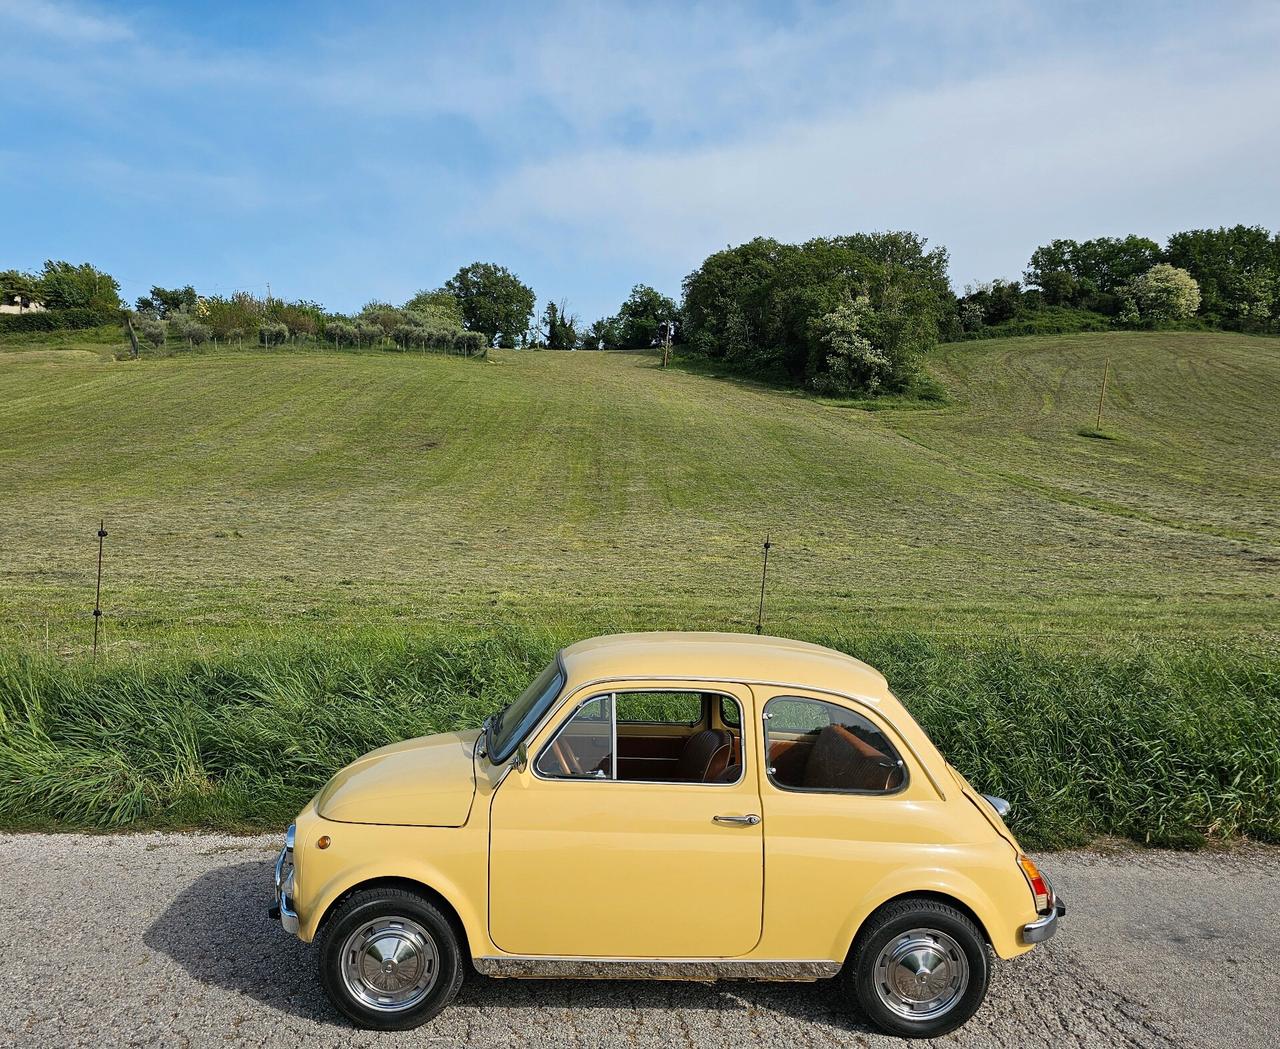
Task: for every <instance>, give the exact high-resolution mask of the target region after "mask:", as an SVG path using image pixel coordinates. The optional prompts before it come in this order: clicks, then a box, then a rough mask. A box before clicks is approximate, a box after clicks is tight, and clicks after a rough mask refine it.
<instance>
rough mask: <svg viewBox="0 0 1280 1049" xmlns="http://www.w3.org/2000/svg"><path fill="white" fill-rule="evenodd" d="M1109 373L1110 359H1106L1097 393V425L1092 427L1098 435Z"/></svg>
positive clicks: (1100, 428)
mask: <svg viewBox="0 0 1280 1049" xmlns="http://www.w3.org/2000/svg"><path fill="white" fill-rule="evenodd" d="M1110 373H1111V358H1110V357H1108V358H1107V359H1106V361H1105V362H1104V363H1103V365H1102V389H1101V390H1100V391H1098V424H1097V426H1095V427H1094V429H1095V430H1097V431H1098V432H1099V433H1101V432H1102V402H1103V401H1104V400H1106V397H1107V376H1108V375H1109V374H1110Z"/></svg>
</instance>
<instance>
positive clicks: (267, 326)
mask: <svg viewBox="0 0 1280 1049" xmlns="http://www.w3.org/2000/svg"><path fill="white" fill-rule="evenodd" d="M288 337H289V326H288V325H287V324H282V323H281V322H280V321H263V322H262V323H261V324H259V325H258V342H259V344H261V345H263V346H283V345H284V341H285V340H286V339H287V338H288Z"/></svg>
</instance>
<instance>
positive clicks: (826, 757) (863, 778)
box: [764, 696, 907, 794]
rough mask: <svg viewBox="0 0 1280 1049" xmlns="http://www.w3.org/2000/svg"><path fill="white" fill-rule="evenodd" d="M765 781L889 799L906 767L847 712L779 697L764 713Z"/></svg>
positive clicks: (872, 728)
mask: <svg viewBox="0 0 1280 1049" xmlns="http://www.w3.org/2000/svg"><path fill="white" fill-rule="evenodd" d="M764 733H765V746H766V749H767V753H768V770H769V779H770V780H771V781H772V782H773V784H774V785H775V786H778V787H782V788H783V789H784V790H810V791H828V792H838V793H848V794H891V793H893V792H894V791H896V790H900V789H901V788H902V787H903V786H904V785H905V784H906V779H907V776H906V767H905V766H904V765H903V763H902V759H901V758H900V757H899V756H898V752H897V750H895V749H894V746H893V744H892V743H890V742H889V740H888V738H887V737H886V736H885V734H884V733H883V732H881V731H880V730H879V729H878V728H876V726H875V725H873V724H872V723H871V722H870V721H868V720H867V719H866V718H864V717H863V716H862V715H861V714H857V713H855V712H854V711H852V710H849V709H848V708H846V707H842V706H838V705H837V704H835V703H827V702H824V701H823V700H819V699H805V698H801V697H791V696H778V697H776V698H774V699H771V700H769V702H768V703H767V704H766V705H765V708H764Z"/></svg>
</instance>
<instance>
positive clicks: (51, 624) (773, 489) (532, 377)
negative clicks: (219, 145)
mask: <svg viewBox="0 0 1280 1049" xmlns="http://www.w3.org/2000/svg"><path fill="white" fill-rule="evenodd" d="M114 343H115V336H114V335H111V334H109V333H102V334H101V336H100V337H93V336H90V337H87V338H86V337H85V336H76V335H62V334H59V335H52V336H46V337H42V338H38V339H27V340H25V341H24V340H11V341H10V342H9V343H8V344H5V345H0V406H2V408H0V826H11V827H43V826H55V827H76V826H128V825H132V826H141V825H156V826H190V825H214V826H227V827H237V828H240V827H245V828H249V827H262V826H271V825H274V824H276V823H278V822H280V821H281V820H282V819H284V818H286V817H287V816H288V815H289V813H290V812H291V811H294V810H296V808H297V807H298V805H299V804H300V803H301V802H302V801H303V800H305V798H306V797H307V796H309V794H310V793H312V792H313V791H314V790H315V788H316V787H317V786H318V785H319V784H320V783H322V782H323V781H324V779H325V778H327V776H328V775H330V774H331V773H332V771H333V770H334V769H335V768H337V767H339V766H340V765H342V764H343V763H345V762H347V761H349V760H351V759H352V758H353V757H355V756H356V755H357V754H359V753H361V752H363V751H364V750H367V749H369V748H371V747H374V746H377V745H380V744H381V743H384V742H387V741H389V740H392V739H398V738H403V737H404V736H408V735H413V734H417V733H421V732H427V731H434V730H437V729H443V728H452V727H457V726H460V725H470V724H476V723H478V722H479V720H480V718H481V717H482V716H483V715H484V714H485V713H487V712H488V711H490V710H492V709H494V708H495V707H497V706H499V705H501V704H502V703H503V702H505V701H506V700H507V699H509V698H510V697H511V695H513V694H514V692H515V691H518V689H519V688H520V687H521V686H522V685H523V684H524V682H525V680H527V677H528V676H529V675H530V674H531V673H533V672H534V671H536V669H538V667H539V665H540V664H541V663H542V662H544V661H545V659H546V658H547V657H548V656H549V655H550V653H551V651H553V650H554V648H555V647H556V646H557V645H558V644H561V643H564V642H567V641H569V640H572V639H574V638H577V637H581V636H585V635H589V634H594V633H601V632H606V631H610V630H618V629H628V628H657V627H677V628H697V629H712V628H729V629H749V628H750V626H751V624H752V623H753V621H754V616H755V607H756V600H757V596H758V586H759V574H758V573H759V554H760V551H759V545H760V541H761V539H762V537H763V535H764V534H765V532H768V533H769V534H770V535H771V537H772V539H773V542H774V544H775V546H774V548H773V550H772V552H771V558H770V589H769V601H768V609H767V613H766V626H767V628H768V629H769V630H770V631H771V632H774V633H780V634H788V635H792V636H797V637H803V638H808V639H812V640H817V641H821V642H826V643H831V644H833V645H835V646H837V647H840V648H843V649H844V650H846V651H850V652H853V653H855V654H858V655H861V656H863V657H864V658H867V659H869V660H870V661H871V662H873V663H875V664H876V665H878V666H880V667H881V668H882V669H883V670H884V671H885V672H886V673H887V675H888V676H889V679H890V681H891V683H892V684H893V686H894V687H895V689H896V690H897V691H898V692H899V694H900V695H902V696H903V698H904V699H905V700H906V701H907V703H908V705H909V706H910V708H911V709H912V711H913V712H914V713H915V714H916V716H917V718H919V719H920V721H921V722H922V724H924V725H925V727H926V728H927V729H928V730H929V731H930V732H931V733H932V734H933V735H934V738H935V739H936V740H937V741H938V742H939V744H940V746H942V748H943V750H944V752H945V753H947V754H948V756H949V757H950V758H951V760H952V761H954V762H955V764H956V765H957V766H958V767H959V768H960V769H961V770H962V771H963V772H964V773H965V774H966V775H967V776H969V777H970V778H971V779H972V780H973V782H975V783H977V784H979V785H981V786H982V787H983V788H984V789H989V790H993V791H995V792H997V793H1001V792H1002V793H1005V794H1007V795H1008V796H1010V797H1011V798H1013V799H1014V800H1015V802H1016V803H1017V806H1018V807H1017V810H1016V811H1017V817H1016V827H1017V829H1018V830H1019V833H1020V834H1022V835H1023V837H1024V838H1025V840H1026V842H1027V844H1028V845H1033V846H1043V845H1054V844H1063V843H1069V842H1079V841H1083V840H1087V839H1088V838H1089V837H1090V836H1092V835H1095V834H1124V835H1128V836H1130V837H1134V838H1136V839H1138V840H1148V841H1154V842H1160V843H1166V844H1193V843H1196V842H1198V841H1201V840H1203V839H1204V838H1205V837H1206V836H1208V837H1213V836H1225V837H1229V836H1233V835H1239V834H1245V835H1251V836H1255V837H1260V838H1270V839H1273V840H1274V839H1278V838H1280V811H1278V810H1277V808H1276V798H1277V796H1278V795H1277V792H1276V790H1275V785H1276V784H1277V783H1280V766H1278V765H1277V762H1278V761H1280V735H1278V733H1280V655H1278V654H1277V647H1276V641H1277V628H1278V627H1280V615H1278V614H1277V609H1280V600H1278V598H1280V412H1278V411H1277V410H1276V406H1277V404H1280V341H1276V340H1266V339H1257V338H1248V337H1243V336H1233V335H1206V334H1124V335H1118V334H1108V335H1082V336H1064V337H1043V338H1031V339H1013V340H1006V341H1001V342H984V343H977V344H967V345H959V346H950V347H943V348H942V349H941V350H940V351H939V352H938V354H937V355H936V357H935V358H934V359H933V360H932V361H931V362H930V371H931V374H932V376H933V377H934V379H935V380H936V381H937V382H938V383H939V384H940V385H941V386H942V387H943V388H944V389H945V390H946V391H947V400H946V402H945V403H943V404H941V405H938V404H932V405H931V404H921V403H910V402H905V403H904V402H892V401H890V402H879V403H876V404H874V405H866V404H856V403H838V402H830V401H824V400H820V399H815V398H811V397H808V396H804V395H802V394H797V393H794V392H786V391H778V390H772V389H766V388H762V387H758V386H753V385H750V384H745V383H741V382H735V381H731V380H727V379H718V378H716V377H714V376H712V375H709V374H707V369H705V368H699V369H693V368H681V367H677V368H673V369H668V370H667V371H665V372H664V371H662V370H660V369H659V368H658V367H657V362H656V360H655V359H654V358H653V357H651V356H647V355H642V354H634V355H628V354H587V353H575V354H553V353H519V352H505V353H504V352H497V353H495V354H494V355H493V359H492V362H491V363H489V362H482V361H472V360H462V359H456V358H444V357H437V356H421V355H400V354H393V353H365V354H349V353H343V354H336V353H330V352H302V353H298V352H290V353H269V352H257V351H246V352H243V353H228V352H222V353H198V354H177V355H174V356H171V357H167V358H164V359H159V360H143V361H141V362H126V361H119V362H117V361H113V360H112V359H111V352H110V351H111V350H112V349H113V348H117V347H116V346H115V345H114ZM1107 357H1109V358H1110V361H1111V366H1110V367H1111V380H1110V385H1109V393H1108V397H1107V402H1106V406H1105V409H1106V410H1105V417H1104V423H1103V430H1104V431H1105V432H1106V434H1107V439H1099V438H1095V437H1088V436H1083V435H1082V434H1081V431H1082V430H1086V431H1087V430H1089V429H1091V428H1092V427H1093V424H1094V413H1095V412H1096V406H1097V393H1098V383H1099V381H1100V379H1101V372H1102V367H1103V361H1104V359H1105V358H1107ZM873 408H874V409H875V410H870V409H873ZM100 516H102V517H105V518H106V520H107V528H108V530H109V532H110V536H109V538H108V540H107V552H106V566H105V571H104V585H103V605H104V608H105V610H106V616H105V618H104V632H103V642H104V643H103V648H102V652H101V655H100V659H99V664H98V667H97V668H96V669H94V668H91V667H89V666H88V665H87V662H86V660H85V658H84V657H85V656H86V655H87V651H88V646H89V642H90V639H91V637H92V618H91V616H90V615H89V612H90V610H91V608H92V600H93V578H94V565H95V558H96V541H95V538H94V531H95V529H96V527H97V521H98V518H99V517H100Z"/></svg>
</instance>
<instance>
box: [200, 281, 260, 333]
mask: <svg viewBox="0 0 1280 1049" xmlns="http://www.w3.org/2000/svg"><path fill="white" fill-rule="evenodd" d="M202 301H203V303H204V315H203V321H204V323H205V324H207V325H209V328H210V329H211V330H212V332H213V335H214V338H217V339H228V340H229V339H239V338H243V337H244V333H245V332H254V331H257V330H258V325H259V324H260V323H261V322H262V321H263V320H264V319H265V318H266V304H265V303H264V302H263V301H262V300H260V299H257V298H254V296H252V295H250V294H249V293H248V292H245V291H238V292H236V293H235V294H234V295H232V296H231V297H230V298H223V297H222V296H219V295H214V296H211V297H209V298H207V299H204V300H202Z"/></svg>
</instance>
